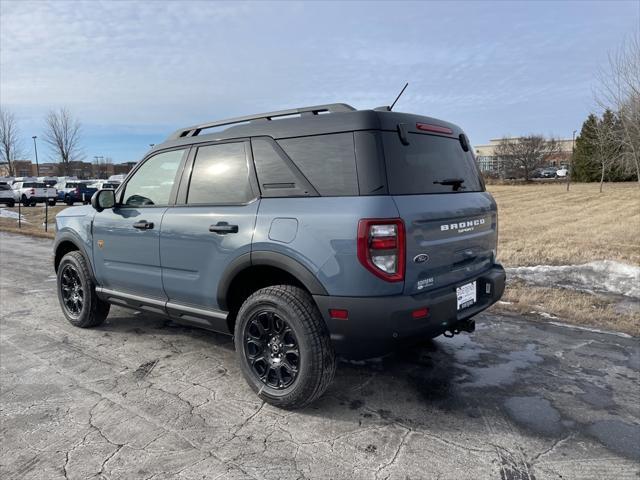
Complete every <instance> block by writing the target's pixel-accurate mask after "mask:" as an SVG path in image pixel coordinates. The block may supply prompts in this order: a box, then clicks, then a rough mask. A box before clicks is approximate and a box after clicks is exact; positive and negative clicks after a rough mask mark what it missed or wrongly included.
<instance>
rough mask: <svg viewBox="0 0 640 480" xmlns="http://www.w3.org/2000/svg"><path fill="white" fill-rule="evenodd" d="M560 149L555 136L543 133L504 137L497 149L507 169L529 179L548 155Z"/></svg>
mask: <svg viewBox="0 0 640 480" xmlns="http://www.w3.org/2000/svg"><path fill="white" fill-rule="evenodd" d="M559 151H560V144H559V143H558V141H557V140H556V139H554V138H550V139H545V138H544V137H543V136H542V135H529V136H527V137H517V138H502V139H501V140H500V142H499V143H498V145H497V146H496V149H495V155H496V156H497V157H499V158H500V160H501V161H502V164H503V166H504V169H505V171H507V172H509V173H508V174H513V175H514V176H516V177H523V178H524V179H525V180H526V181H529V179H530V178H531V174H532V173H533V171H534V170H535V169H536V168H539V167H542V166H543V165H544V164H545V161H546V160H547V159H548V157H550V156H552V155H554V154H556V153H558V152H559Z"/></svg>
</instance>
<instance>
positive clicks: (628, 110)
mask: <svg viewBox="0 0 640 480" xmlns="http://www.w3.org/2000/svg"><path fill="white" fill-rule="evenodd" d="M599 77H600V87H599V89H598V90H597V92H596V100H597V102H598V104H599V105H600V107H602V109H603V110H606V109H611V110H613V111H615V112H616V114H617V115H618V117H619V120H620V126H621V130H622V135H619V136H618V142H619V143H620V147H621V149H622V155H620V156H619V158H618V160H617V161H618V162H619V164H620V166H621V168H622V169H623V170H627V171H628V170H630V171H634V172H635V174H636V177H637V179H638V183H640V32H637V33H635V35H633V36H632V37H631V38H629V39H627V40H626V41H625V42H624V43H623V44H622V46H621V47H620V48H619V49H618V50H616V51H615V52H613V53H611V54H609V61H608V65H607V68H606V69H603V70H601V71H600V74H599Z"/></svg>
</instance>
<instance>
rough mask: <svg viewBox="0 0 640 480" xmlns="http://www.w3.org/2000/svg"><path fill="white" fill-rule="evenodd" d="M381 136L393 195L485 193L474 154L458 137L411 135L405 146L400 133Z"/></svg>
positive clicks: (388, 133)
mask: <svg viewBox="0 0 640 480" xmlns="http://www.w3.org/2000/svg"><path fill="white" fill-rule="evenodd" d="M382 137H383V143H384V155H385V161H386V164H387V176H388V180H389V193H391V194H392V195H402V194H421V193H463V192H481V191H483V190H484V186H483V184H482V180H481V179H480V174H479V172H478V168H477V167H476V164H475V162H474V160H473V155H472V154H471V152H465V151H464V150H463V149H462V146H461V145H460V141H459V140H458V139H457V138H447V137H439V136H436V135H424V134H417V133H410V134H409V145H403V144H402V142H401V141H400V138H399V137H398V134H397V133H391V132H384V133H383V134H382Z"/></svg>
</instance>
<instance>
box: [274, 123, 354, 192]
mask: <svg viewBox="0 0 640 480" xmlns="http://www.w3.org/2000/svg"><path fill="white" fill-rule="evenodd" d="M278 143H279V144H280V146H281V147H282V149H283V150H284V151H285V153H286V154H287V155H288V156H289V158H291V160H292V161H293V163H294V164H295V165H296V167H298V168H299V169H300V171H301V172H302V174H303V175H304V176H305V177H306V178H307V180H309V182H310V183H311V184H312V185H313V186H314V188H315V189H316V190H317V191H318V193H319V194H320V195H327V196H347V195H358V177H357V174H356V155H355V148H354V145H353V133H335V134H331V135H317V136H311V137H299V138H287V139H284V140H278Z"/></svg>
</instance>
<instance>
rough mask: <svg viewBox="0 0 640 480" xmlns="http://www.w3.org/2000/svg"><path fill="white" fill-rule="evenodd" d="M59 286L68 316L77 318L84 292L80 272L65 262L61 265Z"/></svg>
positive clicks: (80, 310)
mask: <svg viewBox="0 0 640 480" xmlns="http://www.w3.org/2000/svg"><path fill="white" fill-rule="evenodd" d="M60 288H61V295H62V305H63V307H64V309H65V310H66V312H67V314H68V315H69V316H70V317H72V318H78V317H79V316H80V313H81V312H82V306H83V304H84V297H85V292H84V289H83V287H82V280H80V274H79V273H78V270H76V268H75V267H74V266H73V265H71V264H67V265H65V266H64V267H63V270H62V273H61V282H60Z"/></svg>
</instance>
